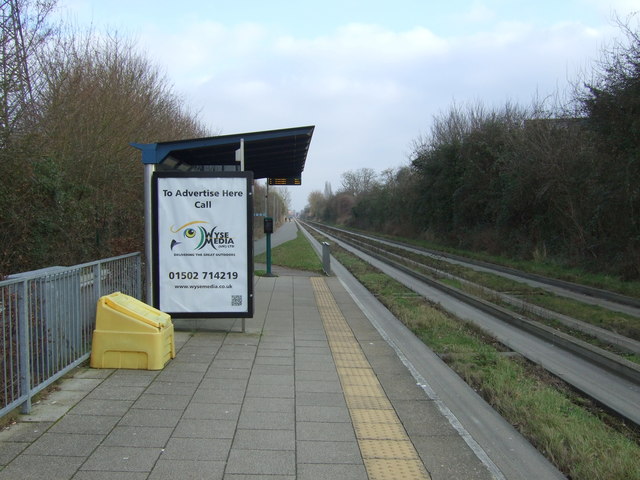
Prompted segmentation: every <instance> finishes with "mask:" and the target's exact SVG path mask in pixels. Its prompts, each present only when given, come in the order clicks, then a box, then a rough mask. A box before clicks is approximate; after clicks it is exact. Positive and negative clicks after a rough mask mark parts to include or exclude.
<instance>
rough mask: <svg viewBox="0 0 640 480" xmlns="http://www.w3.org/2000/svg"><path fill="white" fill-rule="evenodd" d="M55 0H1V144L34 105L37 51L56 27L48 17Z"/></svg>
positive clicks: (37, 76)
mask: <svg viewBox="0 0 640 480" xmlns="http://www.w3.org/2000/svg"><path fill="white" fill-rule="evenodd" d="M55 4H56V0H35V1H34V0H2V1H0V18H1V20H2V24H1V25H0V145H2V146H5V145H6V144H7V141H8V139H9V137H10V136H11V135H12V134H13V133H15V132H16V131H17V130H18V129H19V127H20V125H22V124H24V122H25V120H26V117H27V116H28V115H29V113H30V112H32V111H33V109H34V96H35V95H34V91H36V89H37V88H39V87H40V81H41V77H40V75H39V67H38V54H39V52H40V50H41V49H42V48H43V46H44V44H45V43H46V42H47V41H48V39H49V38H50V37H51V36H52V34H53V32H54V29H53V28H52V27H51V26H49V25H48V23H47V19H48V17H49V14H50V13H51V11H52V10H53V8H54V6H55Z"/></svg>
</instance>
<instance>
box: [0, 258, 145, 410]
mask: <svg viewBox="0 0 640 480" xmlns="http://www.w3.org/2000/svg"><path fill="white" fill-rule="evenodd" d="M116 291H120V292H122V293H125V294H127V295H130V296H132V297H134V298H138V299H139V298H141V296H142V268H141V255H140V253H132V254H129V255H123V256H120V257H113V258H108V259H104V260H98V261H95V262H89V263H84V264H82V265H76V266H73V267H51V268H46V269H42V270H37V271H34V272H27V273H23V274H18V275H12V276H11V277H9V279H7V280H3V281H0V417H2V416H4V415H6V414H7V413H9V412H11V411H12V410H14V409H15V408H17V407H21V409H22V412H23V413H29V412H30V411H31V399H32V398H33V396H34V395H36V394H37V393H38V392H40V391H42V390H43V389H44V388H46V387H47V386H49V385H51V384H52V383H53V382H55V381H56V380H57V379H59V378H60V377H62V376H63V375H65V374H66V373H67V372H69V371H70V370H71V369H73V368H75V367H77V366H78V365H80V364H81V363H83V362H84V361H86V360H87V359H88V358H89V357H90V356H91V340H92V336H93V330H94V328H95V321H96V304H97V301H98V299H99V298H100V297H101V296H103V295H108V294H110V293H113V292H116Z"/></svg>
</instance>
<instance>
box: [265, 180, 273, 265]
mask: <svg viewBox="0 0 640 480" xmlns="http://www.w3.org/2000/svg"><path fill="white" fill-rule="evenodd" d="M264 204H265V207H264V209H265V211H264V214H265V218H268V217H269V180H267V195H266V199H265V202H264ZM265 235H266V237H267V238H266V240H267V251H266V255H267V274H266V276H267V277H271V276H272V274H271V234H270V233H265Z"/></svg>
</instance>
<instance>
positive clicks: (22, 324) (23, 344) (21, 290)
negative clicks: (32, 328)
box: [18, 280, 31, 414]
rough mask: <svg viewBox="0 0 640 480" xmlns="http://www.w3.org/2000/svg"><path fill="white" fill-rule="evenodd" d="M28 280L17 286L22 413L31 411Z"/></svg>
mask: <svg viewBox="0 0 640 480" xmlns="http://www.w3.org/2000/svg"><path fill="white" fill-rule="evenodd" d="M27 289H28V281H27V280H24V281H23V282H20V284H19V286H18V305H19V309H18V351H19V358H20V360H19V361H20V396H22V395H24V394H25V393H26V395H27V398H26V400H25V401H24V403H23V404H22V405H21V411H22V413H25V414H26V413H31V351H30V350H31V342H30V340H29V337H30V335H29V302H28V295H27Z"/></svg>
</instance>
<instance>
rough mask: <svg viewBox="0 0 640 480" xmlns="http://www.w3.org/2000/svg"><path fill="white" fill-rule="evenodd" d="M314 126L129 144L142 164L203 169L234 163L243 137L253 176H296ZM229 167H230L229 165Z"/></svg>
mask: <svg viewBox="0 0 640 480" xmlns="http://www.w3.org/2000/svg"><path fill="white" fill-rule="evenodd" d="M314 128H315V127H314V126H307V127H296V128H285V129H281V130H267V131H262V132H250V133H237V134H234V135H220V136H217V137H207V138H194V139H191V140H179V141H172V142H158V143H132V144H131V145H132V146H133V147H135V148H138V149H139V150H141V151H142V163H144V164H156V165H160V166H163V167H165V168H168V169H178V170H200V171H203V170H204V171H207V170H212V168H220V167H225V166H237V165H238V162H237V160H236V150H238V149H239V148H240V143H241V140H244V168H245V170H251V171H253V177H254V178H274V177H300V176H301V175H302V171H303V170H304V164H305V161H306V159H307V152H308V151H309V144H310V143H311V137H312V135H313V130H314ZM231 168H232V169H233V167H231Z"/></svg>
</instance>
